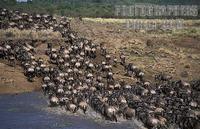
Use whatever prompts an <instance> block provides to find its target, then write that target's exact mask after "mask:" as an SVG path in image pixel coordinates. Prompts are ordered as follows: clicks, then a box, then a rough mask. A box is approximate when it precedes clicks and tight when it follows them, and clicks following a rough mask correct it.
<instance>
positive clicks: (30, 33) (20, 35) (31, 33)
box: [0, 28, 62, 40]
mask: <svg viewBox="0 0 200 129" xmlns="http://www.w3.org/2000/svg"><path fill="white" fill-rule="evenodd" d="M0 37H1V39H31V40H32V39H33V40H35V39H36V40H47V39H48V40H55V39H62V36H61V34H60V33H59V32H53V31H52V30H41V31H36V30H19V29H17V28H10V29H6V30H0Z"/></svg>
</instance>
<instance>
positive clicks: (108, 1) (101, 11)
mask: <svg viewBox="0 0 200 129" xmlns="http://www.w3.org/2000/svg"><path fill="white" fill-rule="evenodd" d="M135 3H152V4H164V5H166V4H179V5H180V4H181V5H184V4H187V5H192V4H193V5H200V1H199V0H32V1H31V2H28V3H17V2H16V0H1V1H0V8H9V9H13V10H23V11H27V12H35V13H49V14H57V15H65V16H73V17H74V16H82V17H114V16H115V15H114V10H115V9H114V5H120V4H121V5H131V4H135Z"/></svg>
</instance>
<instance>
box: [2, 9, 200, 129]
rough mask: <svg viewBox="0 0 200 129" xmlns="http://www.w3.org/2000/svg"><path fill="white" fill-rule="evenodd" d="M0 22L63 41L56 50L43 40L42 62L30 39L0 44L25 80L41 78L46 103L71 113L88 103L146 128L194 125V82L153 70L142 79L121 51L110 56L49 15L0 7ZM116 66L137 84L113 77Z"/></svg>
mask: <svg viewBox="0 0 200 129" xmlns="http://www.w3.org/2000/svg"><path fill="white" fill-rule="evenodd" d="M0 20H1V21H0V28H1V29H7V28H10V27H16V28H18V29H36V30H41V29H52V30H53V31H58V32H60V33H61V34H62V36H63V38H65V39H66V40H65V42H64V43H63V45H60V46H59V48H55V47H53V46H54V45H53V44H52V43H47V48H46V55H47V56H48V57H49V60H48V63H45V62H44V59H42V58H36V57H35V55H34V54H35V47H34V45H32V44H33V43H32V44H30V43H26V42H18V43H13V41H12V40H9V41H3V42H1V45H0V58H1V59H4V60H8V62H9V63H10V64H11V65H12V66H15V65H16V64H19V65H20V66H21V67H22V68H23V69H24V74H25V76H26V77H27V79H28V80H29V81H34V78H37V77H38V78H40V77H41V78H43V82H42V83H43V84H42V86H41V87H42V89H43V91H44V93H45V95H47V96H48V97H49V102H50V104H51V106H62V107H65V109H66V110H68V111H70V112H73V113H75V112H76V111H77V110H82V111H83V112H84V113H87V111H88V107H91V108H92V109H93V110H94V111H96V112H97V113H100V114H101V115H102V116H103V117H104V118H106V119H108V120H112V121H117V120H118V118H119V117H123V118H124V119H127V120H131V119H134V118H135V119H138V120H140V121H142V122H143V123H144V125H145V126H146V127H147V128H154V129H155V128H159V129H167V128H169V127H171V126H172V125H173V126H174V127H175V128H181V129H198V128H200V105H199V104H200V80H196V81H192V82H189V83H187V82H184V81H182V80H173V78H172V77H171V76H168V75H165V74H159V75H156V76H155V80H153V82H150V81H147V80H146V79H145V76H144V75H145V73H144V72H142V70H141V69H139V68H138V67H137V66H135V65H134V64H132V63H129V62H127V60H126V56H125V55H124V54H123V53H121V54H120V55H119V58H118V57H114V56H113V55H111V54H110V53H109V52H108V50H107V49H106V47H105V46H104V45H102V44H95V43H93V42H92V41H90V40H87V39H85V38H80V37H78V36H77V35H76V33H75V32H73V31H72V30H71V28H70V22H69V20H68V19H66V18H61V19H60V20H59V22H58V21H57V20H56V18H54V17H53V16H51V15H40V14H35V15H34V14H33V15H31V14H27V13H21V12H19V11H9V10H7V9H1V11H0ZM33 42H34V41H33ZM116 65H121V66H122V67H123V68H124V73H125V76H129V77H131V78H136V79H137V82H136V83H134V84H127V83H126V82H125V81H123V80H117V79H116V78H114V72H113V67H116Z"/></svg>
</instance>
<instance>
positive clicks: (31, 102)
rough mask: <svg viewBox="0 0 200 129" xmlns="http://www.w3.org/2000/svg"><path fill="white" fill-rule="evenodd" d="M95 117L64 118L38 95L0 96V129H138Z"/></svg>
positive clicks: (129, 123)
mask: <svg viewBox="0 0 200 129" xmlns="http://www.w3.org/2000/svg"><path fill="white" fill-rule="evenodd" d="M95 114H96V113H94V112H93V113H91V112H90V113H88V114H87V115H82V114H68V113H67V112H66V111H64V110H62V109H61V108H58V107H57V108H50V107H48V103H47V98H46V97H44V95H43V94H42V93H41V92H30V93H22V94H17V95H16V94H15V95H11V94H4V95H0V116H1V117H0V129H102V128H103V129H138V128H141V127H140V125H139V124H138V123H137V121H135V120H133V121H121V122H117V123H115V122H109V121H105V120H102V119H99V117H98V115H97V116H95V119H93V118H92V117H93V116H92V115H95Z"/></svg>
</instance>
